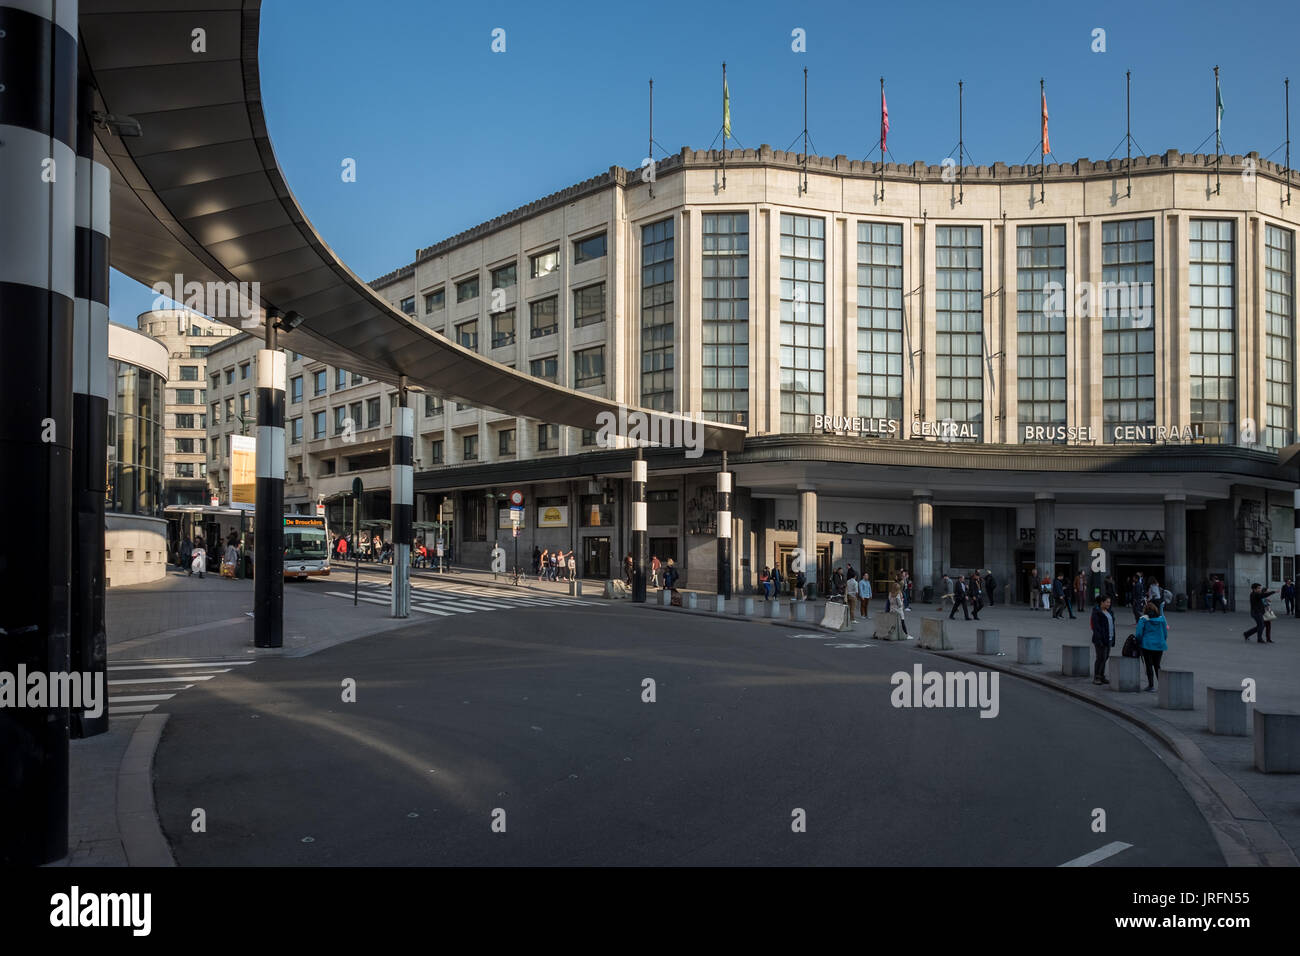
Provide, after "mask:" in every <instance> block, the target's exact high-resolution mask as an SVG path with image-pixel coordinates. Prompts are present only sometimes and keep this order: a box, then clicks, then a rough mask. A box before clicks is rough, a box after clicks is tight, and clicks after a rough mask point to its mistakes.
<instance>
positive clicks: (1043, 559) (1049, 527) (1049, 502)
mask: <svg viewBox="0 0 1300 956" xmlns="http://www.w3.org/2000/svg"><path fill="white" fill-rule="evenodd" d="M1034 564H1036V565H1037V566H1038V580H1037V581H1035V582H1034V585H1035V586H1037V584H1038V583H1039V581H1042V580H1043V578H1051V579H1052V580H1053V581H1055V580H1056V495H1053V494H1048V493H1046V492H1039V493H1038V494H1036V495H1034ZM1033 593H1034V594H1035V597H1036V596H1037V593H1036V592H1033Z"/></svg>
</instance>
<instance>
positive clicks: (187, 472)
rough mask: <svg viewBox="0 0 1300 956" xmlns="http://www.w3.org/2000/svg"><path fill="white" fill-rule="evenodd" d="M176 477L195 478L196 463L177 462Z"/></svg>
mask: <svg viewBox="0 0 1300 956" xmlns="http://www.w3.org/2000/svg"><path fill="white" fill-rule="evenodd" d="M176 477H177V478H193V477H194V463H193V462H192V461H178V462H176Z"/></svg>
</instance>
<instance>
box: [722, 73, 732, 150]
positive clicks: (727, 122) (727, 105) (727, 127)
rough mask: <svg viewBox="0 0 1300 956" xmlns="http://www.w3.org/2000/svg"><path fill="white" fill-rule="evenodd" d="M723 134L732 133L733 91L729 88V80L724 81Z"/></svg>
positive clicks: (728, 134)
mask: <svg viewBox="0 0 1300 956" xmlns="http://www.w3.org/2000/svg"><path fill="white" fill-rule="evenodd" d="M722 135H723V138H726V137H728V136H730V135H731V93H730V92H729V91H728V90H727V81H726V80H723V81H722Z"/></svg>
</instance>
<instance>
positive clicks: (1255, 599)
mask: <svg viewBox="0 0 1300 956" xmlns="http://www.w3.org/2000/svg"><path fill="white" fill-rule="evenodd" d="M1273 593H1274V592H1273V591H1265V590H1263V585H1262V584H1260V583H1259V582H1256V583H1254V584H1252V585H1251V586H1250V616H1251V619H1252V620H1253V621H1254V622H1255V626H1254V627H1252V628H1251V629H1250V630H1248V631H1243V632H1242V636H1243V637H1245V639H1246V640H1248V641H1249V640H1250V635H1252V634H1254V635H1255V641H1256V643H1259V644H1265V643H1268V644H1272V643H1273V639H1272V638H1271V637H1270V638H1269V639H1268V641H1265V640H1264V630H1265V628H1264V623H1265V622H1264V612H1265V611H1266V610H1267V609H1268V602H1267V601H1265V600H1264V599H1265V598H1266V597H1268V596H1269V595H1270V594H1273Z"/></svg>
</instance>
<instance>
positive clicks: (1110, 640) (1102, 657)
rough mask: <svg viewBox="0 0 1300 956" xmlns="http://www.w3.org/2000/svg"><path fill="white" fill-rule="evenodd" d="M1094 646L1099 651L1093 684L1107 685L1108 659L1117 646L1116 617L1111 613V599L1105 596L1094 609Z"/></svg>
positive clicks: (1093, 673)
mask: <svg viewBox="0 0 1300 956" xmlns="http://www.w3.org/2000/svg"><path fill="white" fill-rule="evenodd" d="M1091 623H1092V646H1093V648H1094V649H1096V651H1097V662H1096V664H1094V665H1093V668H1092V682H1093V683H1094V684H1104V683H1106V659H1107V658H1108V657H1110V649H1111V648H1112V647H1114V646H1115V615H1114V614H1111V613H1110V598H1108V597H1105V596H1103V597H1102V599H1101V603H1099V604H1098V605H1097V606H1096V607H1094V608H1093V609H1092V622H1091Z"/></svg>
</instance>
